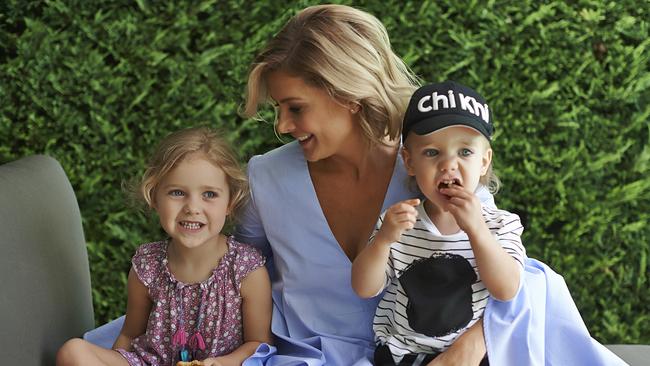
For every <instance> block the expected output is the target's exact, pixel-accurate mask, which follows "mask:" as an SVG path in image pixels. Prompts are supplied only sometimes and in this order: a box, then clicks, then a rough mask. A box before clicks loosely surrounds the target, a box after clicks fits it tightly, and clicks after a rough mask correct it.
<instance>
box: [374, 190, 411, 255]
mask: <svg viewBox="0 0 650 366" xmlns="http://www.w3.org/2000/svg"><path fill="white" fill-rule="evenodd" d="M419 204H420V199H419V198H413V199H410V200H404V201H401V202H397V203H396V204H394V205H392V206H390V207H389V208H388V210H386V215H385V216H384V222H383V223H382V224H381V228H380V229H379V231H378V232H377V235H375V241H377V240H379V241H380V242H382V243H385V244H390V243H394V242H396V241H397V240H398V239H399V237H400V236H401V235H402V233H403V232H404V231H406V230H410V229H413V226H414V225H415V220H416V219H417V217H418V212H417V210H416V209H415V206H417V205H419Z"/></svg>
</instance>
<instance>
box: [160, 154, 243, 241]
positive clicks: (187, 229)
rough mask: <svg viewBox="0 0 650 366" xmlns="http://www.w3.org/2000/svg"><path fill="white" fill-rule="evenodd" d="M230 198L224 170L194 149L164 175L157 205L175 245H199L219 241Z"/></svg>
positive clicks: (164, 225) (161, 218)
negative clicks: (193, 151) (192, 152)
mask: <svg viewBox="0 0 650 366" xmlns="http://www.w3.org/2000/svg"><path fill="white" fill-rule="evenodd" d="M229 200H230V192H229V187H228V182H227V179H226V174H225V173H224V171H223V170H222V169H221V168H219V167H217V166H215V165H214V164H212V163H211V162H210V161H208V160H207V159H206V158H205V157H204V156H203V155H201V153H194V154H192V155H189V156H187V157H185V158H184V159H183V160H181V161H180V162H178V163H177V165H176V166H175V167H174V169H172V170H171V171H169V173H167V174H166V175H165V176H164V177H163V179H162V180H161V182H160V185H159V187H158V189H157V190H156V194H155V202H154V208H155V210H156V212H157V213H158V216H159V217H160V224H161V226H162V228H163V229H164V230H165V231H166V232H167V234H169V236H170V237H171V238H172V243H173V244H174V245H178V246H180V247H183V248H197V247H200V246H203V245H204V244H207V243H217V242H218V239H219V237H220V235H221V230H222V229H223V226H224V223H225V220H226V216H227V215H228V214H229V211H230V208H229Z"/></svg>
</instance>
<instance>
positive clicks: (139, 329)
mask: <svg viewBox="0 0 650 366" xmlns="http://www.w3.org/2000/svg"><path fill="white" fill-rule="evenodd" d="M127 292H128V298H127V303H126V318H125V320H124V324H123V325H122V330H120V334H119V336H118V337H117V339H116V340H115V343H114V344H113V349H118V348H122V349H125V350H127V351H130V350H131V342H132V341H133V339H134V338H136V337H138V336H139V335H142V334H144V332H145V331H146V329H147V319H149V313H150V312H151V306H152V302H151V299H149V293H148V291H147V288H146V287H145V285H144V284H143V283H142V281H140V279H139V278H138V275H137V274H136V273H135V271H134V270H133V267H131V270H130V271H129V278H128V280H127Z"/></svg>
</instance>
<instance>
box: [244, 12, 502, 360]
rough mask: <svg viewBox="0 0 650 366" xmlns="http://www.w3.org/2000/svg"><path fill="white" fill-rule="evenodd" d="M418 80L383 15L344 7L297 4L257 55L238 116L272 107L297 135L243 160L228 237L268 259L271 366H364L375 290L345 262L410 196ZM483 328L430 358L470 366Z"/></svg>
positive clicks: (480, 351)
mask: <svg viewBox="0 0 650 366" xmlns="http://www.w3.org/2000/svg"><path fill="white" fill-rule="evenodd" d="M417 84H418V82H417V80H416V78H415V77H414V76H413V74H412V73H411V72H410V71H409V69H408V68H407V66H406V65H405V64H404V63H403V62H402V60H400V58H398V57H397V56H396V55H395V53H394V52H393V51H392V50H391V47H390V43H389V39H388V35H387V33H386V30H385V28H384V26H383V25H382V24H381V22H380V21H379V20H377V18H375V17H374V16H372V15H370V14H368V13H366V12H363V11H360V10H357V9H354V8H351V7H348V6H342V5H322V6H313V7H309V8H306V9H304V10H303V11H301V12H300V13H298V14H297V15H296V16H295V17H294V18H292V19H291V20H290V21H289V22H288V23H287V24H286V25H285V26H284V28H283V29H282V30H281V31H280V32H279V33H278V34H277V35H276V36H275V37H273V38H272V39H271V40H270V41H269V42H268V44H267V45H266V47H265V48H264V49H263V50H262V51H261V53H260V54H259V55H258V56H257V58H256V60H255V61H254V64H253V65H252V67H251V70H250V74H249V79H248V93H247V100H246V105H245V111H244V112H245V114H246V115H247V116H251V117H253V116H255V115H256V114H257V111H258V107H259V105H260V104H263V103H271V104H273V105H274V106H275V108H276V125H275V126H276V129H277V132H278V133H280V134H282V135H285V136H289V137H291V138H293V139H294V140H295V141H293V142H291V143H289V144H287V145H284V146H282V147H280V148H278V149H275V150H273V151H270V152H268V153H266V154H264V155H261V156H255V157H253V158H252V159H251V160H250V162H249V164H248V174H249V181H250V186H251V200H250V203H249V205H248V207H247V210H246V211H245V214H244V216H243V219H242V221H241V224H240V225H239V226H238V232H237V233H236V237H237V238H238V239H239V240H242V241H245V242H250V243H253V244H256V245H258V246H259V247H260V248H262V249H263V250H264V251H265V252H266V253H267V254H268V255H269V256H272V261H273V267H274V273H272V280H273V300H274V317H273V327H272V329H273V331H274V333H275V335H276V336H277V337H278V340H277V344H278V351H279V354H280V355H279V356H275V357H276V358H277V362H280V360H283V361H284V360H287V362H289V360H291V359H294V360H297V361H304V360H314V361H313V362H314V364H325V365H333V366H334V365H336V366H342V365H352V364H366V365H367V364H370V360H371V359H372V354H373V352H374V349H375V342H374V339H373V332H372V319H373V315H374V311H375V308H376V306H377V302H378V300H379V297H377V298H373V299H367V300H366V299H360V298H359V297H357V296H356V294H355V293H354V291H353V289H352V287H351V285H350V270H351V263H352V261H353V260H354V259H355V258H356V257H357V255H358V254H359V253H360V252H361V251H362V249H363V248H364V247H365V246H366V245H367V243H368V238H369V237H370V234H371V233H372V231H373V228H374V225H375V223H376V222H377V218H378V217H379V215H380V213H381V212H383V211H384V210H386V209H387V208H388V207H390V206H391V205H393V204H394V203H396V202H398V201H401V200H404V199H407V198H413V197H416V196H418V193H417V192H414V191H411V190H409V188H408V186H409V185H408V183H407V177H408V175H407V172H406V170H405V168H404V165H403V163H402V161H401V159H399V158H398V151H399V150H400V131H401V123H402V118H403V115H404V112H405V110H406V106H407V103H408V100H409V97H410V95H411V94H412V92H413V91H414V90H415V88H416V87H417ZM479 191H480V192H481V197H483V200H487V201H490V202H491V198H492V196H491V195H490V194H489V193H488V192H487V190H486V189H485V188H484V187H483V188H481V189H479ZM480 323H481V322H478V323H477V324H476V325H475V326H473V327H472V328H471V329H470V330H469V331H468V332H467V333H465V334H464V335H463V336H462V337H460V339H459V340H458V341H457V342H456V343H454V345H453V346H452V347H450V348H449V350H447V351H446V352H445V354H444V356H441V357H439V358H438V359H437V361H436V362H438V364H445V362H446V363H447V364H455V365H461V364H463V365H465V364H467V365H478V364H479V362H480V361H481V359H482V358H483V357H484V356H485V344H484V340H483V336H482V332H481V328H480V327H481V324H480ZM275 362H276V361H274V363H273V364H275ZM299 364H301V365H302V363H299ZM309 364H312V363H309Z"/></svg>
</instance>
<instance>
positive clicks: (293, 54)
mask: <svg viewBox="0 0 650 366" xmlns="http://www.w3.org/2000/svg"><path fill="white" fill-rule="evenodd" d="M278 70H281V71H284V72H287V73H288V74H290V75H292V76H296V77H300V78H302V79H303V80H304V81H305V83H307V84H309V85H311V86H314V87H318V88H322V89H323V90H325V91H326V92H327V93H328V94H329V95H330V96H331V97H332V98H334V99H335V100H337V101H339V102H340V103H342V104H347V103H356V104H358V105H359V106H360V107H361V108H360V112H359V116H360V122H361V127H362V129H363V132H364V135H365V136H366V137H367V138H368V139H369V141H371V142H375V143H383V142H384V140H385V137H388V138H389V139H390V140H396V139H398V138H399V136H400V131H401V128H402V118H403V115H404V111H405V110H406V105H407V103H408V101H409V98H410V96H411V93H412V92H413V91H414V90H415V88H416V87H417V86H418V84H419V81H418V79H417V77H416V76H415V75H414V74H413V73H412V72H411V71H410V70H409V68H408V67H407V66H406V64H404V62H403V61H402V60H401V59H400V58H399V57H397V55H395V53H394V52H393V50H392V49H391V45H390V41H389V39H388V33H387V32H386V28H385V27H384V25H383V24H382V23H381V22H380V21H379V20H378V19H377V18H376V17H374V16H373V15H371V14H368V13H366V12H364V11H361V10H358V9H355V8H353V7H349V6H345V5H317V6H311V7H308V8H305V9H303V10H302V11H300V12H299V13H298V14H296V15H295V16H294V17H293V18H291V20H289V22H288V23H287V24H286V25H285V26H284V27H283V28H282V30H280V32H279V33H278V34H277V35H275V36H274V37H273V38H272V39H271V40H269V41H268V43H267V44H266V47H265V48H264V49H263V50H262V51H261V52H260V54H259V55H258V56H257V58H256V59H255V61H254V62H253V64H252V65H251V69H250V71H249V76H248V85H247V92H246V103H245V106H244V110H243V114H244V116H246V117H255V116H257V115H258V108H259V105H260V104H262V103H268V102H270V100H269V98H270V96H269V95H268V88H267V85H266V78H267V76H268V74H269V73H271V72H273V71H278ZM276 118H277V116H276ZM276 122H277V121H276Z"/></svg>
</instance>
